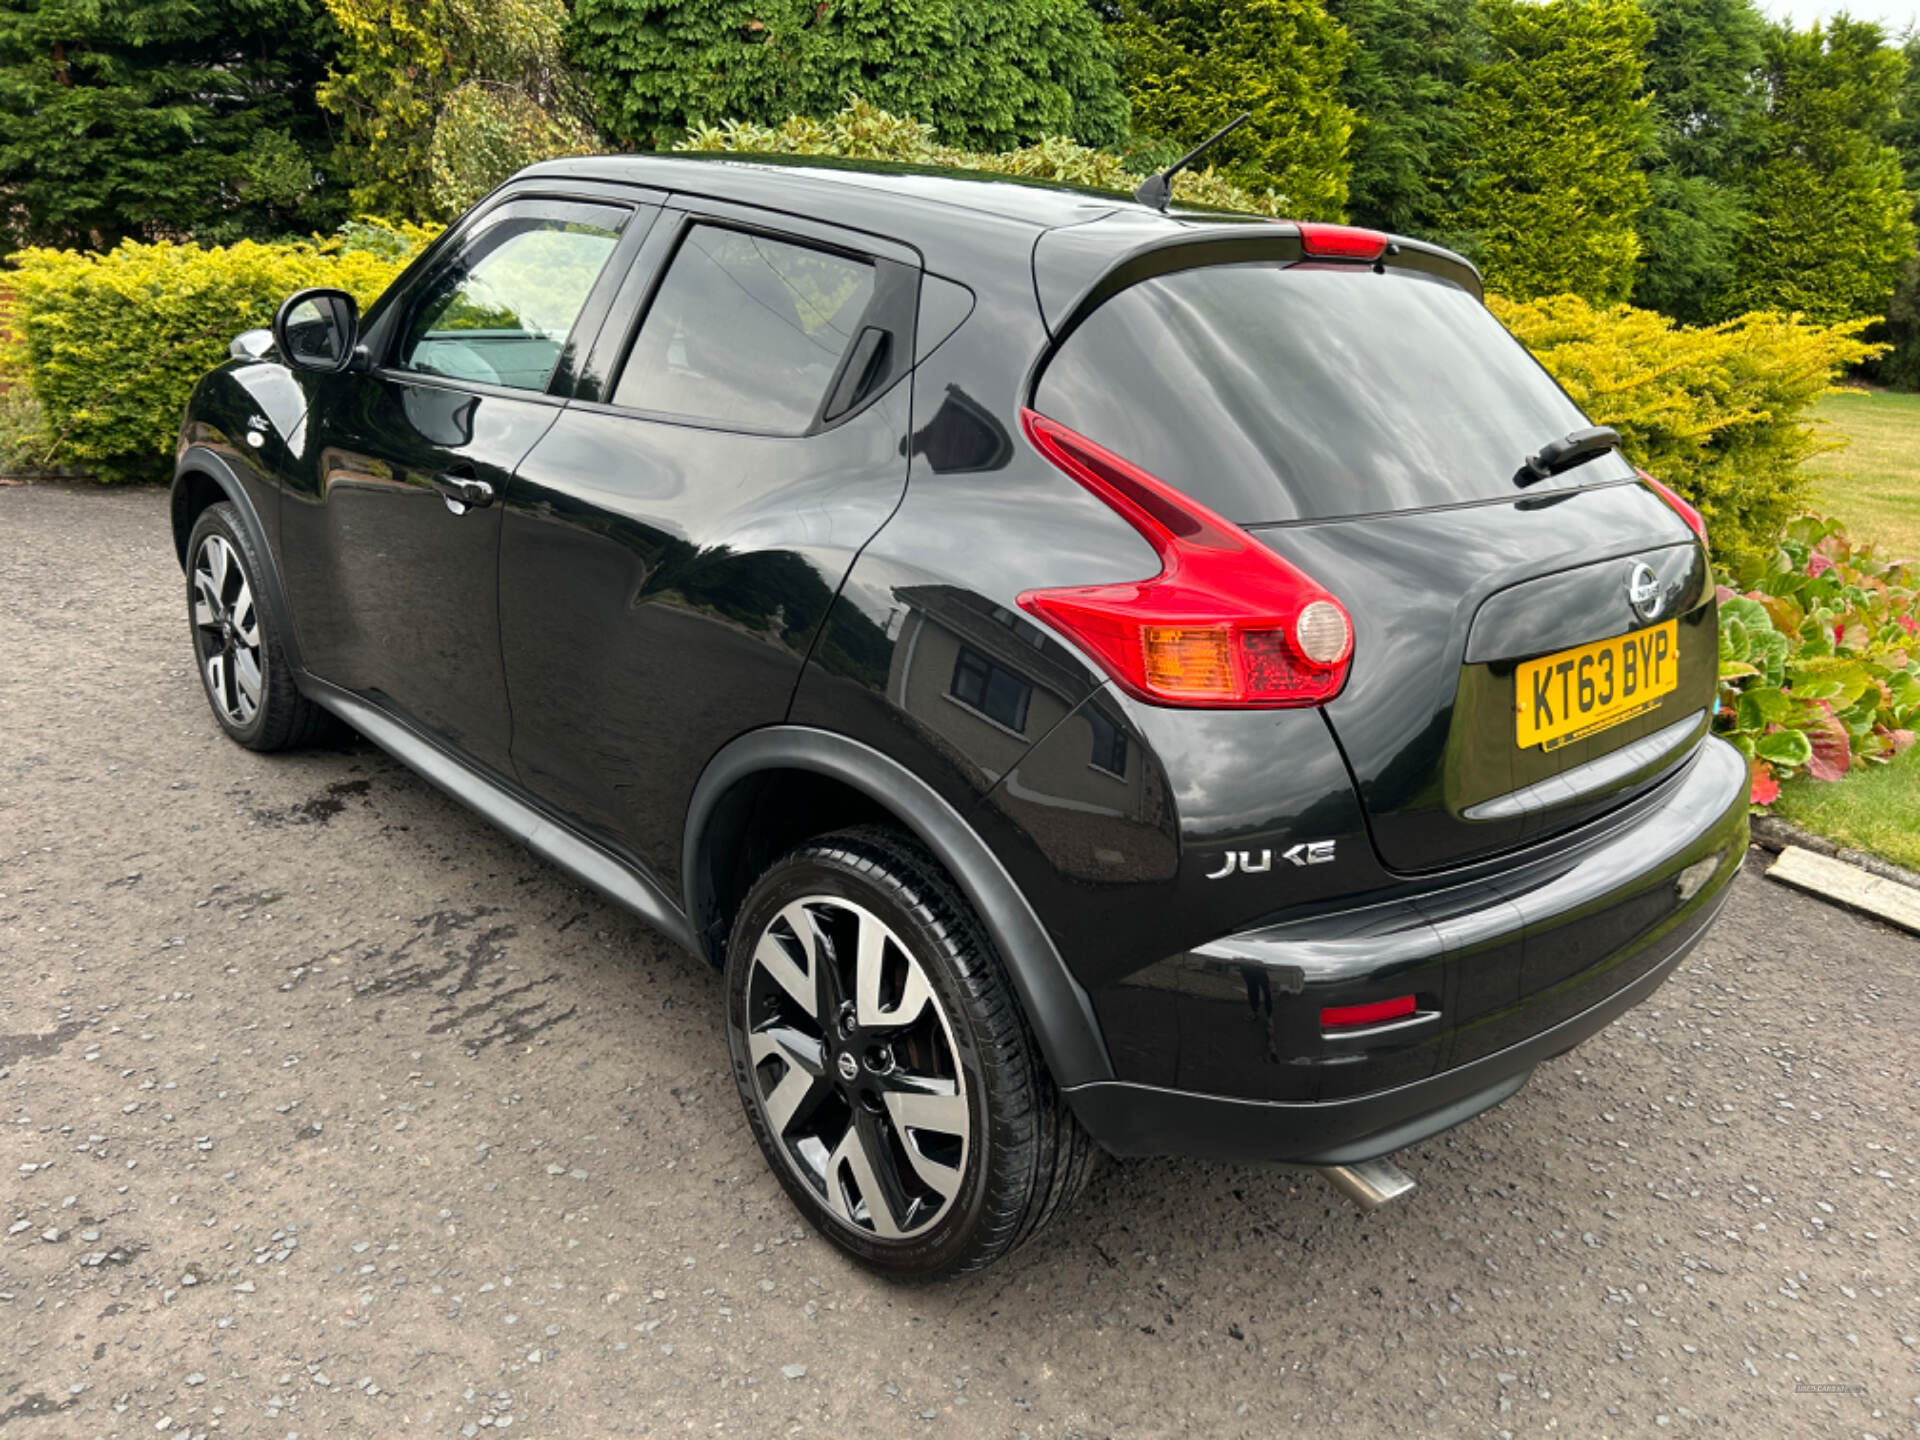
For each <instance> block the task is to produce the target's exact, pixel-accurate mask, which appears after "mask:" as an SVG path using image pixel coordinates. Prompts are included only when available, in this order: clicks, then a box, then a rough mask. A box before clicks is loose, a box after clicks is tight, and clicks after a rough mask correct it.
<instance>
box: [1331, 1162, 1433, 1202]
mask: <svg viewBox="0 0 1920 1440" xmlns="http://www.w3.org/2000/svg"><path fill="white" fill-rule="evenodd" d="M1314 1168H1315V1169H1316V1170H1318V1171H1319V1172H1320V1173H1321V1174H1322V1175H1323V1176H1325V1177H1326V1181H1327V1183H1328V1184H1329V1185H1331V1186H1333V1188H1334V1189H1336V1190H1338V1191H1339V1192H1340V1193H1341V1194H1342V1195H1344V1196H1346V1197H1347V1198H1348V1199H1349V1200H1351V1201H1353V1203H1354V1204H1356V1205H1358V1206H1359V1207H1360V1208H1361V1209H1362V1210H1365V1211H1367V1212H1369V1213H1371V1212H1372V1211H1375V1210H1378V1209H1379V1208H1380V1207H1381V1206H1382V1205H1385V1204H1387V1203H1388V1202H1389V1201H1392V1200H1398V1199H1399V1198H1400V1197H1401V1196H1402V1195H1405V1194H1407V1193H1408V1192H1409V1191H1411V1190H1412V1189H1413V1177H1412V1176H1411V1175H1409V1174H1407V1172H1406V1171H1404V1170H1402V1169H1401V1168H1400V1167H1399V1166H1398V1165H1396V1164H1394V1163H1393V1161H1391V1160H1387V1159H1384V1158H1383V1159H1379V1160H1362V1161H1361V1162H1360V1163H1359V1164H1358V1165H1316V1166H1315V1167H1314Z"/></svg>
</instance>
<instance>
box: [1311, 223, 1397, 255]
mask: <svg viewBox="0 0 1920 1440" xmlns="http://www.w3.org/2000/svg"><path fill="white" fill-rule="evenodd" d="M1300 249H1301V251H1302V252H1303V253H1304V254H1306V255H1309V256H1311V257H1312V258H1314V259H1315V260H1378V259H1379V258H1380V257H1381V256H1382V255H1384V254H1386V253H1387V237H1386V236H1385V235H1383V234H1382V233H1381V232H1380V231H1378V230H1363V229H1361V228H1360V227H1359V226H1358V225H1327V224H1323V223H1321V222H1320V221H1317V220H1302V221H1301V222H1300Z"/></svg>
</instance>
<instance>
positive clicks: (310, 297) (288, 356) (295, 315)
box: [273, 289, 360, 375]
mask: <svg viewBox="0 0 1920 1440" xmlns="http://www.w3.org/2000/svg"><path fill="white" fill-rule="evenodd" d="M359 339H360V307H359V305H358V304H357V303H355V301H354V298H353V297H352V296H351V295H349V294H348V293H347V292H346V291H344V290H328V289H316V290H301V291H297V292H296V293H294V294H293V295H290V296H288V297H287V301H286V303H285V304H284V305H282V306H281V307H280V310H279V313H278V314H276V315H275V316H274V317H273V340H274V344H276V345H278V346H279V347H280V358H281V359H283V360H285V361H286V362H287V364H289V365H291V366H293V367H294V369H296V370H315V371H318V372H319V373H320V374H322V375H337V374H338V373H339V372H340V371H342V370H344V369H346V368H347V367H348V366H349V365H351V364H352V363H353V350H354V346H355V345H356V344H358V343H359Z"/></svg>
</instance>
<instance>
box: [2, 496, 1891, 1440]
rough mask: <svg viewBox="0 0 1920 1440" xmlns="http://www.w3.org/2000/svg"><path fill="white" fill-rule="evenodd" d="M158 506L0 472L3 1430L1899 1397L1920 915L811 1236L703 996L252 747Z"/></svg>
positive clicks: (1861, 1402) (543, 1429) (1231, 1432)
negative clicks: (1325, 1091)
mask: <svg viewBox="0 0 1920 1440" xmlns="http://www.w3.org/2000/svg"><path fill="white" fill-rule="evenodd" d="M183 604H184V600H183V582H182V580H181V578H180V574H179V571H178V569H177V567H176V565H175V562H174V557H173V553H172V547H171V542H170V540H169V537H168V531H167V522H166V501H165V496H164V494H163V493H161V492H159V491H127V492H100V491H92V490H85V489H76V488H66V487H60V486H37V487H25V488H8V489H0V657H3V658H0V1088H3V1089H4V1093H5V1097H6V1104H5V1120H6V1122H7V1123H6V1134H5V1139H4V1143H3V1144H0V1174H3V1175H4V1177H5V1178H4V1182H0V1183H3V1185H4V1191H5V1215H4V1216H0V1223H4V1224H5V1225H6V1226H7V1227H8V1232H7V1234H6V1237H5V1240H4V1244H3V1245H0V1430H4V1431H5V1436H4V1440H37V1437H41V1436H53V1435H59V1436H69V1435H71V1436H96V1435H126V1436H132V1435H143V1436H151V1435H153V1434H155V1433H156V1432H160V1433H163V1434H168V1435H175V1434H177V1435H202V1434H217V1435H261V1436H269V1435H270V1436H273V1437H276V1440H278V1437H284V1436H290V1435H296V1434H297V1435H300V1436H328V1437H334V1436H396V1435H408V1434H419V1435H429V1436H453V1435H465V1436H472V1435H477V1434H482V1433H486V1432H491V1431H505V1432H506V1434H507V1435H508V1436H512V1435H519V1434H526V1435H533V1436H571V1435H598V1434H602V1433H618V1434H660V1433H664V1432H668V1431H672V1432H674V1433H691V1432H693V1431H696V1430H697V1431H700V1432H702V1433H722V1434H734V1435H745V1436H776V1435H802V1436H804V1435H817V1436H822V1437H827V1436H833V1437H845V1436H866V1435H874V1436H914V1435H919V1434H927V1435H935V1436H963V1435H964V1436H972V1435H985V1436H1006V1437H1012V1436H1016V1435H1020V1434H1022V1433H1025V1434H1028V1435H1031V1436H1033V1437H1036V1440H1038V1437H1042V1436H1045V1437H1066V1436H1076V1435H1077V1436H1083V1437H1088V1440H1092V1437H1096V1436H1129V1437H1131V1436H1150V1435H1170V1434H1179V1433H1196V1434H1206V1435H1225V1436H1237V1435H1247V1436H1267V1435H1273V1434H1276V1433H1281V1432H1283V1431H1286V1430H1289V1429H1293V1428H1295V1427H1298V1428H1301V1429H1303V1430H1305V1431H1306V1432H1307V1433H1328V1432H1329V1431H1331V1430H1332V1429H1333V1428H1334V1427H1335V1426H1339V1427H1343V1428H1344V1429H1346V1430H1348V1431H1350V1432H1353V1433H1360V1434H1375V1433H1385V1432H1388V1431H1398V1432H1402V1433H1419V1432H1422V1431H1427V1432H1444V1433H1461V1434H1483V1435H1491V1434H1505V1433H1507V1432H1512V1433H1513V1434H1516V1435H1517V1434H1535V1433H1539V1432H1541V1431H1543V1430H1554V1429H1558V1430H1561V1431H1565V1432H1568V1433H1572V1434H1578V1435H1609V1434H1611V1435H1646V1434H1662V1435H1666V1434H1684V1433H1690V1432H1692V1431H1695V1430H1703V1431H1704V1430H1712V1431H1719V1432H1731V1433H1736V1434H1738V1433H1745V1434H1749V1435H1770V1434H1783V1433H1795V1434H1822V1433H1834V1434H1845V1435H1854V1436H1858V1435H1863V1434H1864V1435H1874V1436H1888V1435H1896V1434H1898V1435H1909V1434H1914V1433H1920V1370H1917V1367H1920V1339H1917V1338H1916V1337H1920V1295H1916V1280H1917V1279H1920V1244H1916V1241H1915V1238H1914V1232H1915V1230H1916V1227H1920V1213H1917V1212H1920V1189H1917V1188H1916V1167H1915V1152H1916V1148H1920V1088H1917V1086H1920V1042H1917V1041H1916V1036H1920V944H1916V942H1914V941H1913V940H1911V939H1907V938H1904V937H1901V936H1899V935H1897V934H1895V933H1893V932H1891V931H1888V930H1884V929H1882V928H1880V927H1878V926H1876V925H1873V924H1871V923H1868V922H1865V921H1862V920H1859V919H1856V918H1854V917H1852V916H1850V915H1846V914H1842V913H1840V912H1838V911H1835V910H1831V909H1828V908H1826V907H1824V906H1822V905H1821V904H1819V903H1817V902H1815V901H1813V900H1810V899H1807V898H1804V897H1801V896H1798V895H1795V894H1792V893H1790V892H1787V891H1785V890H1784V889H1782V888H1780V887H1777V886H1774V885H1772V884H1770V883H1769V882H1766V881H1764V880H1762V879H1760V878H1758V874H1757V871H1756V870H1754V869H1752V868H1751V867H1750V870H1749V873H1748V874H1747V875H1746V876H1743V877H1742V878H1741V879H1740V880H1739V882H1738V888H1737V891H1736V893H1735V895H1734V898H1733V902H1732V904H1731V906H1730V908H1729V909H1728V911H1727V913H1726V918H1725V919H1724V920H1723V921H1722V922H1721V923H1720V925H1719V927H1718V928H1717V930H1715V932H1714V933H1713V935H1712V936H1711V938H1710V939H1709V940H1708V942H1707V943H1706V944H1705V945H1704V946H1703V947H1702V948H1701V949H1700V950H1698V951H1697V952H1695V954H1694V956H1693V957H1692V958H1691V959H1689V960H1688V961H1687V962H1686V964H1685V965H1684V966H1683V967H1682V969H1681V970H1680V972H1679V974H1678V975H1677V976H1676V977H1675V978H1674V979H1673V980H1672V981H1670V982H1669V983H1668V984H1667V986H1666V987H1665V988H1664V989H1663V990H1661V991H1660V992H1659V993H1658V994H1657V995H1656V996H1655V997H1654V998H1653V1000H1652V1001H1651V1002H1649V1003H1648V1004H1647V1005H1645V1006H1643V1007H1642V1008H1641V1009H1639V1010H1637V1011H1634V1012H1633V1013H1631V1014H1630V1015H1629V1016H1628V1017H1627V1018H1626V1019H1624V1020H1623V1021H1621V1022H1620V1023H1619V1024H1617V1025H1615V1026H1614V1027H1613V1028H1612V1029H1611V1030H1609V1031H1607V1032H1605V1033H1603V1034H1602V1035H1600V1036H1598V1037H1596V1038H1595V1039H1593V1040H1591V1041H1589V1042H1588V1043H1587V1044H1586V1045H1585V1046H1584V1047H1583V1048H1582V1049H1580V1050H1578V1051H1576V1052H1574V1053H1573V1054H1571V1055H1568V1056H1565V1057H1563V1058H1562V1059H1560V1060H1557V1061H1555V1062H1553V1063H1551V1064H1549V1065H1547V1066H1545V1067H1543V1068H1542V1069H1541V1070H1540V1072H1539V1073H1538V1074H1537V1075H1536V1077H1535V1079H1534V1082H1533V1083H1532V1084H1531V1085H1530V1086H1529V1087H1528V1088H1527V1089H1525V1090H1523V1091H1522V1092H1521V1093H1520V1094H1519V1095H1518V1096H1516V1097H1515V1098H1514V1099H1513V1100H1511V1101H1509V1102H1508V1103H1507V1104H1506V1105H1505V1106H1503V1107H1501V1108H1500V1109H1498V1110H1496V1111H1494V1112H1493V1113H1491V1114H1488V1115H1485V1116H1482V1117H1480V1118H1479V1119H1477V1120H1475V1121H1473V1122H1471V1123H1469V1124H1468V1125H1466V1126H1464V1127H1462V1128H1461V1129H1459V1130H1456V1131H1454V1132H1453V1133H1451V1134H1450V1135H1448V1136H1445V1137H1443V1138H1442V1139H1440V1140H1438V1141H1435V1142H1433V1143H1430V1144H1427V1145H1422V1146H1419V1147H1417V1148H1416V1149H1415V1150H1413V1151H1411V1152H1409V1153H1407V1154H1406V1155H1404V1156H1403V1157H1401V1159H1402V1163H1403V1164H1404V1165H1405V1167H1406V1168H1407V1169H1408V1170H1409V1171H1410V1172H1411V1173H1412V1174H1413V1175H1414V1176H1415V1177H1416V1178H1417V1179H1418V1181H1419V1189H1418V1190H1417V1191H1416V1192H1415V1193H1414V1194H1413V1195H1412V1196H1410V1197H1409V1198H1408V1199H1407V1200H1405V1201H1403V1202H1401V1203H1399V1204H1398V1205H1396V1206H1394V1207H1391V1208H1389V1209H1388V1210H1386V1211H1383V1212H1381V1213H1380V1214H1377V1215H1375V1216H1372V1217H1370V1218H1369V1217H1362V1216H1361V1215H1360V1214H1358V1213H1357V1212H1356V1211H1354V1210H1353V1209H1352V1208H1350V1207H1349V1206H1348V1205H1347V1204H1346V1203H1345V1202H1343V1201H1341V1200H1339V1199H1338V1198H1337V1197H1336V1196H1334V1195H1333V1194H1332V1192H1330V1191H1329V1190H1328V1189H1327V1188H1326V1186H1325V1185H1324V1184H1323V1183H1322V1182H1321V1181H1320V1180H1319V1179H1318V1178H1317V1177H1315V1176H1312V1175H1308V1174H1298V1173H1287V1172H1280V1171H1266V1170H1252V1169H1234V1168H1229V1167H1225V1166H1218V1165H1208V1164H1199V1163H1175V1162H1152V1163H1135V1164H1129V1165H1125V1166H1110V1167H1109V1168H1108V1169H1107V1171H1106V1172H1105V1173H1104V1174H1103V1176H1102V1177H1101V1178H1100V1179H1099V1180H1097V1181H1096V1182H1095V1187H1094V1189H1093V1190H1092V1191H1091V1192H1090V1193H1089V1194H1088V1195H1087V1197H1086V1198H1085V1199H1084V1200H1083V1201H1082V1202H1081V1203H1080V1205H1079V1206H1078V1207H1077V1208H1076V1209H1075V1210H1074V1211H1073V1212H1072V1213H1071V1214H1070V1215H1068V1216H1067V1217H1066V1219H1065V1220H1064V1222H1063V1223H1061V1224H1059V1225H1058V1226H1056V1227H1055V1228H1054V1229H1053V1230H1052V1231H1050V1232H1049V1233H1048V1234H1046V1235H1045V1236H1043V1237H1042V1238H1041V1239H1040V1240H1039V1241H1038V1242H1037V1243H1035V1244H1034V1245H1032V1246H1030V1247H1028V1248H1027V1249H1026V1250H1024V1251H1022V1252H1021V1253H1020V1254H1018V1255H1017V1256H1015V1257H1014V1258H1013V1259H1012V1261H1011V1262H1009V1263H1006V1264H1003V1265H1001V1266H1000V1267H999V1268H997V1269H995V1270H992V1271H991V1272H989V1273H987V1274H985V1275H982V1276H977V1277H974V1278H971V1279H968V1280H965V1281H962V1282H959V1283H956V1284H951V1285H946V1286H941V1287H937V1288H933V1289H922V1290H906V1289H898V1288H892V1287H889V1286H888V1285H885V1284H882V1283H880V1282H878V1281H876V1280H874V1279H871V1278H869V1277H868V1276H867V1275H866V1274H864V1273H863V1272H861V1271H858V1270H856V1269H854V1268H852V1267H851V1266H849V1265H848V1264H847V1263H845V1262H844V1261H842V1260H840V1259H839V1258H838V1257H837V1256H836V1255H835V1254H834V1253H833V1252H832V1251H830V1250H829V1248H828V1247H827V1246H826V1245H825V1244H824V1243H823V1242H821V1241H819V1240H817V1239H815V1238H813V1236H812V1232H811V1231H807V1230H803V1229H802V1228H800V1227H799V1225H798V1224H797V1223H796V1219H795V1216H794V1214H793V1212H792V1211H791V1210H790V1209H789V1208H788V1206H787V1204H786V1202H785V1200H784V1198H783V1196H782V1195H781V1193H780V1191H779V1189H778V1187H777V1185H776V1184H775V1182H774V1181H773V1179H772V1178H771V1176H770V1175H769V1174H768V1173H767V1172H766V1170H765V1169H764V1168H763V1166H762V1163H761V1160H760V1156H759V1154H758V1153H757V1152H756V1151H755V1149H754V1147H753V1143H752V1140H751V1138H750V1136H749V1135H748V1133H747V1128H746V1125H745V1123H744V1121H743V1118H742V1116H741V1113H740V1107H739V1103H738V1101H737V1100H736V1099H735V1096H734V1093H733V1087H732V1085H731V1083H730V1081H729V1080H728V1078H727V1076H726V1074H725V1071H724V1066H725V1041H724V1037H723V1035H722V1030H721V1022H720V988H719V984H718V981H717V979H716V977H715V976H714V975H713V974H712V973H711V972H709V971H708V970H707V969H706V968H705V967H704V966H703V965H702V964H701V963H700V962H698V961H696V960H694V959H693V958H692V957H691V956H689V955H687V954H685V953H683V952H679V951H676V950H675V949H673V948H672V947H671V946H669V945H667V944H665V943H663V942H661V941H659V940H656V939H655V938H654V937H653V936H652V935H651V934H650V933H649V932H648V931H647V930H645V929H644V928H642V926H641V925H640V924H639V923H638V922H637V921H635V920H633V919H631V918H629V917H628V916H627V915H626V914H625V913H624V912H622V911H619V910H617V909H615V908H613V907H612V906H610V905H609V904H607V903H606V902H604V901H602V900H600V899H598V898H596V897H595V896H593V895H591V894H588V893H586V892H584V891H582V890H581V889H579V888H578V887H577V886H575V885H573V884H572V883H570V882H569V881H568V880H567V879H566V878H565V877H564V876H562V875H561V874H560V873H559V872H557V871H555V870H553V869H551V868H549V867H548V866H547V865H545V864H543V863H541V862H540V861H538V860H535V859H534V858H533V857H532V856H530V855H529V854H527V853H526V852H524V851H522V850H521V849H519V848H518V847H516V846H515V845H513V844H512V843H511V842H509V841H507V840H505V839H503V838H501V837H500V836H499V835H497V834H496V833H495V832H494V831H492V830H491V829H489V828H488V827H487V826H486V824H484V823H483V822H482V821H480V820H479V819H477V818H475V817H474V816H472V815H470V814H469V813H468V812H466V811H465V810H463V809H461V808H460V807H459V806H458V805H456V804H455V803H454V802H453V801H451V800H448V799H446V798H444V797H443V796H442V795H440V794H439V793H438V792H437V791H435V790H432V789H431V788H429V787H428V786H427V785H426V784H425V783H424V782H422V781H420V780H417V779H415V778H414V777H413V776H412V775H411V774H409V773H407V772H405V771H403V770H401V769H400V768H399V767H398V766H397V765H395V764H394V763H393V762H391V761H389V760H388V759H386V758H385V757H384V756H383V755H382V754H380V753H379V752H377V751H375V750H374V749H372V748H371V747H370V746H367V745H365V744H361V743H355V744H353V745H351V746H349V747H347V748H342V749H335V750H331V751H327V752H323V753H315V754H307V755H301V756H295V757H281V758H271V757H261V756H256V755H252V754H249V753H247V752H245V751H243V750H240V749H238V748H236V747H235V746H233V745H231V744H229V743H228V742H227V741H226V740H225V739H223V738H222V736H221V735H220V732H219V731H218V730H217V729H216V727H215V725H214V723H213V720H212V718H211V717H210V716H209V714H208V713H207V708H206V704H205V702H204V700H203V699H202V696H201V692H200V688H199V686H198V684H197V682H196V680H195V678H194V675H193V673H192V670H191V666H190V662H189V659H188V655H189V651H188V639H187V632H186V623H185V617H184V614H183Z"/></svg>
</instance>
